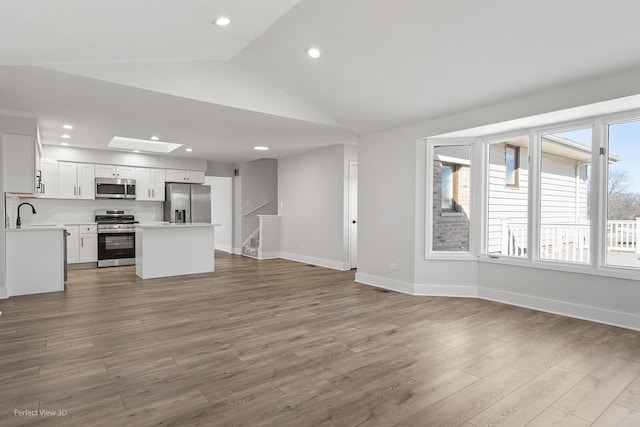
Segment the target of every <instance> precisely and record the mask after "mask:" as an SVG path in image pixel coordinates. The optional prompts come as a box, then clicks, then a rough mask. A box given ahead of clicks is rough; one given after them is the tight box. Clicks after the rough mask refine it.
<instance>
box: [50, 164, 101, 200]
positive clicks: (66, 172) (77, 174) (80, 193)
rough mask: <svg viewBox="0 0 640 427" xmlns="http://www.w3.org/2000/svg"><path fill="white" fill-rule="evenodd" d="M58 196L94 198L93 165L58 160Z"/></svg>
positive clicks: (62, 197)
mask: <svg viewBox="0 0 640 427" xmlns="http://www.w3.org/2000/svg"><path fill="white" fill-rule="evenodd" d="M58 183H59V191H58V198H60V199H89V200H91V199H95V172H94V165H92V164H89V163H72V162H58Z"/></svg>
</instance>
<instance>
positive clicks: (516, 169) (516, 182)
mask: <svg viewBox="0 0 640 427" xmlns="http://www.w3.org/2000/svg"><path fill="white" fill-rule="evenodd" d="M509 149H513V151H514V154H513V155H514V160H513V184H510V183H508V182H507V151H508V150H509ZM504 185H505V187H507V188H516V189H517V188H520V147H519V146H517V145H511V144H505V146H504Z"/></svg>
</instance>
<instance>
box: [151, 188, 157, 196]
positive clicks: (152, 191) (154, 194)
mask: <svg viewBox="0 0 640 427" xmlns="http://www.w3.org/2000/svg"><path fill="white" fill-rule="evenodd" d="M151 197H153V198H155V197H156V190H155V189H152V190H151Z"/></svg>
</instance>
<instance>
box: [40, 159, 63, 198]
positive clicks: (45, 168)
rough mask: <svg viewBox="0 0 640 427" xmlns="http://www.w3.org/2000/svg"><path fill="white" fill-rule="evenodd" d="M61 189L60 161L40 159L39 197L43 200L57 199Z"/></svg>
mask: <svg viewBox="0 0 640 427" xmlns="http://www.w3.org/2000/svg"><path fill="white" fill-rule="evenodd" d="M58 189H59V177H58V161H57V160H52V159H45V158H42V159H40V188H39V189H38V197H40V198H43V199H57V198H58Z"/></svg>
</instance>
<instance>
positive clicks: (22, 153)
mask: <svg viewBox="0 0 640 427" xmlns="http://www.w3.org/2000/svg"><path fill="white" fill-rule="evenodd" d="M40 153H41V148H40V145H39V144H38V140H37V139H36V138H34V137H33V136H29V135H13V134H4V135H3V136H2V154H3V156H2V158H3V168H2V169H3V171H4V189H5V191H6V192H7V193H15V194H21V195H29V196H35V195H36V194H37V193H38V191H39V188H38V187H39V184H40V182H39V172H38V170H39V163H40V162H39V158H40Z"/></svg>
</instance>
